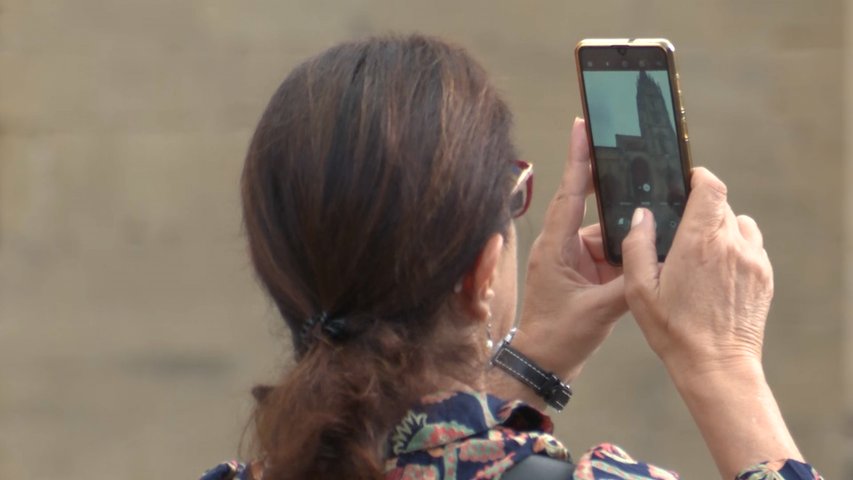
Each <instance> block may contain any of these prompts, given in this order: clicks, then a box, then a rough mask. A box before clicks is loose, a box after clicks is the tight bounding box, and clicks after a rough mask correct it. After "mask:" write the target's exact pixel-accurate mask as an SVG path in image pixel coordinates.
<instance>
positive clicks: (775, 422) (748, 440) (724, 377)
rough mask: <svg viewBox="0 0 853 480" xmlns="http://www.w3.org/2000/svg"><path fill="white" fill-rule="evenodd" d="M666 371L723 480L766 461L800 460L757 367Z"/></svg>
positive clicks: (746, 365) (757, 364) (675, 368)
mask: <svg viewBox="0 0 853 480" xmlns="http://www.w3.org/2000/svg"><path fill="white" fill-rule="evenodd" d="M669 370H670V374H671V376H672V378H673V380H674V381H675V385H676V388H677V389H678V391H679V393H680V394H681V397H682V398H683V399H684V402H685V403H686V404H687V408H688V409H689V410H690V413H691V414H692V415H693V418H694V420H695V421H696V424H697V426H698V427H699V430H700V431H701V432H702V436H703V437H704V438H705V442H706V444H707V445H708V449H709V450H710V451H711V455H712V456H713V457H714V461H715V462H716V464H717V467H718V468H719V470H720V473H721V474H722V475H723V478H724V479H733V478H735V476H736V475H737V474H738V473H739V472H740V471H741V470H743V469H745V468H747V467H749V466H752V465H755V464H757V463H761V462H765V461H772V460H781V459H794V460H802V456H801V454H800V452H799V450H798V449H797V446H796V444H795V443H794V439H793V438H792V437H791V434H790V432H789V431H788V427H787V426H786V425H785V421H784V419H783V418H782V414H781V412H780V411H779V406H778V404H777V403H776V399H775V398H774V397H773V392H772V391H771V390H770V387H769V385H768V384H767V381H766V379H765V377H764V371H763V369H762V367H761V364H760V363H758V362H744V363H738V364H737V365H733V366H730V367H729V368H717V369H711V370H707V371H704V372H684V371H682V370H679V368H678V367H677V366H672V367H670V368H669Z"/></svg>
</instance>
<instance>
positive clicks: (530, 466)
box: [501, 455, 575, 480]
mask: <svg viewBox="0 0 853 480" xmlns="http://www.w3.org/2000/svg"><path fill="white" fill-rule="evenodd" d="M574 471H575V466H574V465H573V464H572V463H571V462H567V461H565V460H557V459H556V458H551V457H546V456H544V455H531V456H529V457H527V458H525V459H524V460H522V461H520V462H518V463H517V464H516V465H515V466H513V467H512V468H510V469H509V470H507V472H506V473H504V474H503V475H502V476H501V480H532V479H536V480H571V478H572V473H573V472H574Z"/></svg>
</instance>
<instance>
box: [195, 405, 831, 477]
mask: <svg viewBox="0 0 853 480" xmlns="http://www.w3.org/2000/svg"><path fill="white" fill-rule="evenodd" d="M552 432H553V424H552V423H551V419H550V418H549V417H548V416H547V415H545V414H543V413H542V412H540V411H539V410H537V409H535V408H533V407H531V406H529V405H526V404H524V403H522V402H520V401H511V402H507V401H504V400H501V399H499V398H497V397H493V396H491V395H486V394H482V393H474V392H442V393H437V394H435V395H430V396H428V397H425V398H424V399H422V401H421V402H420V403H419V404H418V405H417V406H415V407H414V408H412V409H411V410H410V411H409V412H408V413H407V414H406V416H405V417H403V420H402V421H401V422H400V423H399V424H398V425H397V426H396V427H395V428H394V429H393V430H392V431H391V434H390V435H389V437H388V444H387V446H386V450H387V452H388V453H387V460H386V467H385V471H386V475H385V478H386V479H387V480H421V479H446V480H450V479H454V480H457V479H458V480H468V479H500V477H501V475H502V474H503V473H504V472H506V471H507V470H508V469H510V468H512V466H514V465H515V464H517V463H518V462H520V461H522V460H524V459H525V458H527V457H529V456H530V455H547V456H549V457H551V458H556V459H560V460H566V461H571V458H570V456H569V452H568V451H567V450H566V447H564V446H563V444H562V443H560V441H559V440H557V439H556V438H555V437H554V436H553V435H552V434H551V433H552ZM574 463H575V470H574V474H573V477H572V478H573V479H574V480H603V479H623V480H677V479H678V478H679V476H678V474H677V473H675V472H672V471H669V470H665V469H663V468H659V467H655V466H653V465H649V464H647V463H642V462H638V461H636V460H634V459H633V458H631V457H630V456H629V455H628V454H627V453H625V452H624V451H623V450H622V449H621V448H619V447H617V446H614V445H611V444H609V443H605V444H601V445H598V446H595V447H593V448H592V449H591V450H589V451H588V452H586V453H585V454H584V455H583V456H581V457H580V458H579V459H578V461H576V462H574ZM250 478H251V476H250V474H249V469H248V467H247V465H245V464H242V463H238V462H228V463H223V464H220V465H218V466H216V467H214V468H212V469H210V470H208V471H207V472H205V473H204V474H203V475H202V477H201V480H249V479H250ZM822 478H823V477H821V476H820V475H819V474H818V473H817V471H815V469H814V468H812V467H811V466H810V465H808V464H805V463H801V462H798V461H795V460H779V461H771V462H766V463H762V464H760V465H755V466H753V467H750V468H747V469H746V470H744V471H743V472H742V473H741V474H740V475H738V476H737V480H822Z"/></svg>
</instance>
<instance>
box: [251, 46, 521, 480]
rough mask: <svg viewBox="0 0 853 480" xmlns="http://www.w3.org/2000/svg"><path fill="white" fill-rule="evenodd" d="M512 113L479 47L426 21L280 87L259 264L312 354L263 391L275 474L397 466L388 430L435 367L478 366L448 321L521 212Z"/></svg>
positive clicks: (262, 191)
mask: <svg viewBox="0 0 853 480" xmlns="http://www.w3.org/2000/svg"><path fill="white" fill-rule="evenodd" d="M510 123H511V117H510V113H509V110H508V109H507V107H506V105H505V104H504V102H503V101H502V100H501V99H500V98H499V97H498V95H497V93H496V92H495V90H494V88H493V87H492V86H491V85H490V84H489V82H488V80H487V78H486V74H485V72H484V71H483V69H482V68H481V67H480V66H479V65H478V64H477V63H476V62H475V61H473V60H472V59H471V58H470V57H469V56H468V54H467V53H465V52H464V51H463V50H462V49H460V48H458V47H455V46H452V45H448V44H447V43H444V42H442V41H440V40H437V39H434V38H430V37H424V36H418V35H415V36H405V37H381V38H371V39H368V40H365V41H359V42H353V43H346V44H343V45H339V46H336V47H333V48H331V49H330V50H327V51H326V52H323V53H322V54H320V55H319V56H317V57H314V58H312V59H309V60H308V61H306V62H305V63H303V64H301V65H299V66H298V67H296V69H294V70H293V72H291V73H290V75H289V76H288V77H287V78H286V79H285V80H284V82H283V83H282V84H281V86H280V87H279V88H278V90H277V91H276V93H275V94H274V95H273V97H272V99H271V100H270V103H269V105H268V106H267V109H266V111H265V112H264V114H263V117H262V118H261V120H260V123H259V125H258V127H257V130H256V132H255V135H254V137H253V139H252V142H251V145H250V147H249V152H248V155H247V158H246V164H245V167H244V170H243V178H242V195H243V213H244V218H245V226H246V231H247V234H248V239H249V249H250V253H251V257H252V261H253V263H254V266H255V269H256V271H257V274H258V277H259V278H260V280H261V281H262V283H263V285H264V286H265V287H266V290H267V291H268V292H269V294H270V296H271V297H272V299H273V300H274V301H275V304H276V306H277V307H278V309H279V311H280V312H281V315H282V317H283V318H284V320H285V321H286V323H287V326H288V327H289V328H290V331H291V333H292V338H293V347H294V352H295V356H296V363H295V365H294V366H293V367H292V368H291V369H289V370H288V371H287V372H285V374H284V375H283V378H282V379H281V382H280V383H279V384H278V385H277V386H275V387H269V388H259V389H256V396H257V397H258V404H257V407H256V410H255V414H254V426H255V430H256V436H255V444H256V447H257V450H258V455H259V456H260V458H262V459H263V460H264V479H265V480H270V479H275V480H280V479H303V478H311V479H325V478H336V479H337V478H354V479H375V478H381V477H382V475H383V473H384V462H383V459H384V457H385V456H386V454H387V452H386V451H385V450H384V448H385V445H384V440H385V437H386V435H387V432H388V430H389V429H390V428H391V426H392V425H393V424H394V422H395V421H397V420H399V419H400V418H401V417H402V415H403V414H404V413H405V411H406V410H407V408H409V407H410V406H411V405H412V403H413V402H415V401H416V400H417V398H418V397H420V396H422V395H424V394H426V393H429V392H430V390H431V389H433V388H436V387H435V385H434V384H433V382H432V381H431V379H432V378H434V377H435V375H437V374H444V375H456V376H457V377H459V376H461V375H466V374H470V373H471V372H472V370H471V369H473V368H476V354H475V349H474V348H473V347H471V346H470V345H469V343H470V338H467V337H468V336H466V335H461V334H460V335H447V334H446V332H448V331H450V332H452V331H454V330H453V329H449V328H443V327H444V326H445V325H447V324H449V322H451V320H448V317H451V316H452V315H451V314H450V313H448V309H447V308H446V307H447V305H448V298H449V296H450V294H451V293H452V292H453V287H454V285H455V284H456V282H457V281H458V280H459V279H460V278H462V277H463V275H464V274H465V272H466V271H467V270H468V269H470V268H471V266H472V265H473V264H474V263H475V262H476V259H477V256H478V254H479V253H480V250H481V248H482V247H483V246H484V244H485V243H486V241H487V240H488V238H489V237H490V236H492V235H494V234H496V233H503V232H504V230H505V229H506V227H507V225H508V222H509V213H508V208H507V201H508V196H509V190H510V188H511V185H512V180H513V179H512V176H513V161H514V160H515V157H516V155H515V150H514V147H513V145H512V143H511V140H510V133H509V130H510ZM455 323H457V324H458V323H460V322H458V321H457V322H455ZM441 332H444V333H441Z"/></svg>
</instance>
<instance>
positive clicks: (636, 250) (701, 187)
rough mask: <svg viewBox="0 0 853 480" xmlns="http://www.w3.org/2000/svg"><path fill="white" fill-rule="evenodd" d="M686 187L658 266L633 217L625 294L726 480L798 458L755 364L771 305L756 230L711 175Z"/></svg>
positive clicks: (647, 234)
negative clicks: (679, 217)
mask: <svg viewBox="0 0 853 480" xmlns="http://www.w3.org/2000/svg"><path fill="white" fill-rule="evenodd" d="M691 185H692V191H691V193H690V197H689V199H688V201H687V206H686V208H685V210H684V216H683V218H682V221H681V225H680V226H679V227H678V231H677V232H676V235H675V239H674V241H673V244H672V248H671V249H670V252H669V254H668V255H667V258H666V262H665V263H664V264H663V265H660V264H659V263H658V260H657V252H656V249H655V227H654V219H653V218H652V214H651V212H649V211H648V210H645V209H642V210H637V212H635V216H634V219H633V220H632V225H631V231H630V232H629V234H628V236H627V238H626V239H625V241H624V242H623V243H622V260H623V269H624V274H625V295H626V299H627V301H628V305H629V307H630V309H631V311H632V312H633V314H634V318H635V319H636V321H637V323H638V324H639V326H640V329H641V330H642V331H643V334H644V335H645V337H646V340H647V341H648V343H649V345H650V346H651V348H652V349H653V350H654V351H655V353H657V354H658V356H660V358H661V359H662V360H663V363H664V365H666V367H667V369H668V370H669V373H670V376H671V377H672V379H673V381H674V383H675V386H676V388H677V389H678V391H679V393H680V394H681V396H682V398H683V399H684V402H685V404H686V405H687V407H688V409H689V410H690V413H691V414H692V415H693V418H694V420H695V421H696V424H697V426H698V427H699V430H700V431H701V432H702V435H703V437H704V439H705V443H706V444H707V445H708V448H709V450H710V451H711V454H712V455H713V457H714V460H715V462H716V463H717V467H718V468H719V470H720V472H721V474H722V475H723V478H734V477H735V475H736V474H737V473H738V472H740V471H742V470H743V469H745V468H747V467H749V466H752V465H754V464H757V463H760V462H765V461H774V460H781V459H795V460H800V459H801V458H802V457H801V455H800V452H799V450H798V449H797V446H796V444H795V443H794V440H793V438H791V434H790V432H789V431H788V428H787V427H786V426H785V422H784V420H783V418H782V414H781V413H780V411H779V407H778V405H777V403H776V400H775V398H774V397H773V393H772V392H771V391H770V387H769V386H768V385H767V382H766V380H765V378H764V371H763V368H762V366H761V349H762V345H763V343H764V327H765V323H766V321H767V313H768V310H769V308H770V300H771V298H772V297H773V272H772V269H771V266H770V261H769V259H768V258H767V253H766V252H765V250H764V246H763V240H762V237H761V232H760V231H759V230H758V226H757V225H756V224H755V222H754V221H753V220H752V219H751V218H749V217H746V216H739V217H736V216H735V215H734V213H733V212H732V209H731V207H729V205H728V203H727V200H726V186H725V185H724V184H723V183H722V182H721V181H720V180H719V179H718V178H717V177H715V176H714V175H713V174H711V172H709V171H708V170H706V169H704V168H696V169H694V170H693V174H692V178H691Z"/></svg>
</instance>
